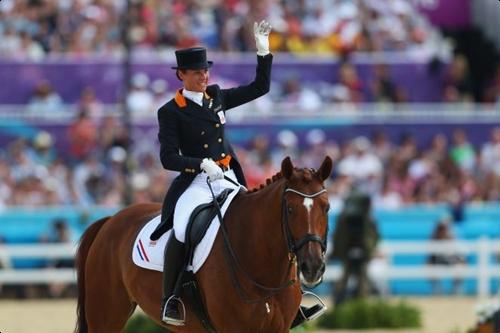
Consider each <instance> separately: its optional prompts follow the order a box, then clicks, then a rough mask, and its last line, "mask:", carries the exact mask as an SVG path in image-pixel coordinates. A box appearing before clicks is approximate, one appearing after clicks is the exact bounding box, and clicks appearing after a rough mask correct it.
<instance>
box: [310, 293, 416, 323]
mask: <svg viewBox="0 0 500 333" xmlns="http://www.w3.org/2000/svg"><path fill="white" fill-rule="evenodd" d="M421 325H422V320H421V314H420V310H419V309H418V308H416V307H414V306H412V305H409V304H407V303H406V302H404V301H400V302H399V303H396V304H392V303H389V302H387V301H383V300H375V301H373V300H362V299H359V300H353V301H349V302H346V303H343V304H342V305H340V306H338V307H336V308H334V309H333V310H331V311H329V312H327V313H326V314H325V315H323V316H322V317H320V318H319V319H318V326H319V327H323V328H347V329H368V328H419V327H421Z"/></svg>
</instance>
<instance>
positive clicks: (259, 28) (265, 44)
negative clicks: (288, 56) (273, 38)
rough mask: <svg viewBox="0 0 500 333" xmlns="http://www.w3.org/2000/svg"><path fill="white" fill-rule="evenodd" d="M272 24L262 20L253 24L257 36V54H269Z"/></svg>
mask: <svg viewBox="0 0 500 333" xmlns="http://www.w3.org/2000/svg"><path fill="white" fill-rule="evenodd" d="M271 28H272V27H271V24H269V22H267V21H265V20H262V21H260V23H258V24H257V22H255V23H254V24H253V34H254V36H255V46H257V55H260V56H265V55H267V54H269V33H270V32H271Z"/></svg>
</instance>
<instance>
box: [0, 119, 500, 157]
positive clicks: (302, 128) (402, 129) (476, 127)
mask: <svg viewBox="0 0 500 333" xmlns="http://www.w3.org/2000/svg"><path fill="white" fill-rule="evenodd" d="M495 126H498V125H497V124H496V123H486V122H485V123H475V124H473V123H450V122H443V123H442V122H439V121H436V122H435V123H432V124H430V123H419V122H418V121H415V122H392V123H390V124H377V123H372V124H366V123H365V124H358V123H355V122H354V123H342V122H336V121H329V122H327V121H324V120H318V119H309V121H304V120H293V119H288V120H287V119H282V118H279V119H276V120H268V121H265V122H248V123H244V124H232V125H231V124H230V125H229V127H228V135H229V137H230V138H231V142H232V143H233V144H235V145H238V146H242V147H247V148H248V147H249V145H250V144H251V142H252V140H253V139H254V138H255V136H256V135H265V136H267V137H268V138H269V140H270V143H271V144H273V145H274V144H275V143H276V137H277V134H278V132H279V131H281V130H284V129H287V130H292V131H293V132H294V133H296V134H297V136H298V138H299V145H300V146H301V147H305V146H306V145H307V144H306V139H305V137H306V135H307V133H308V132H309V131H310V130H312V129H314V128H321V129H322V130H323V131H324V132H325V134H326V136H327V138H328V139H329V140H333V141H335V142H337V143H343V142H346V141H348V140H351V139H353V138H355V137H357V136H358V135H365V136H367V137H372V136H373V134H374V133H375V132H383V133H385V134H386V135H387V137H388V138H389V139H390V140H391V141H392V142H394V143H400V141H401V139H402V138H403V137H405V136H407V135H410V136H412V137H413V138H414V139H415V141H416V142H417V145H418V146H420V147H428V146H429V144H430V141H431V139H432V136H433V135H435V134H437V133H442V134H444V135H445V136H447V137H448V139H449V140H450V139H451V136H452V132H453V131H454V130H455V129H457V128H462V129H464V130H465V131H466V133H467V136H468V139H469V141H470V142H471V143H472V144H473V145H474V146H475V147H476V148H480V147H481V146H482V145H483V144H484V143H485V142H486V141H488V139H489V136H490V133H491V130H492V129H493V128H494V127H495ZM40 130H45V131H48V132H50V133H51V134H52V135H53V136H54V139H55V146H56V148H57V150H58V151H59V152H60V153H61V154H62V156H66V157H67V156H68V150H69V141H68V125H67V124H60V123H54V124H50V123H47V122H46V123H45V124H43V125H40V124H39V123H36V122H30V121H26V122H23V121H12V120H4V121H0V150H2V149H5V148H6V147H7V146H8V144H9V143H11V142H13V141H14V140H16V139H17V138H19V137H24V138H26V139H27V140H31V139H32V138H33V137H34V136H35V135H36V133H38V132H39V131H40ZM157 133H158V125H157V123H156V122H155V121H151V122H150V123H148V124H141V125H135V126H134V127H133V142H134V145H136V146H141V144H144V145H145V146H147V147H149V149H151V150H152V151H155V152H159V146H158V139H157ZM152 145H154V146H152Z"/></svg>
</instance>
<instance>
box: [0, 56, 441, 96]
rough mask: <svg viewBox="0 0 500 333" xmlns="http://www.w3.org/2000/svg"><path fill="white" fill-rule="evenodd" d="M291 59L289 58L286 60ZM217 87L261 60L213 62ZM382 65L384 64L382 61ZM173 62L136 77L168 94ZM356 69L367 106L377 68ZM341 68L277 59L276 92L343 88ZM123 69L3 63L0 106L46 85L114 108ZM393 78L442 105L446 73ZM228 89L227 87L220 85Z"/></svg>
mask: <svg viewBox="0 0 500 333" xmlns="http://www.w3.org/2000/svg"><path fill="white" fill-rule="evenodd" d="M283 58H286V57H283ZM213 60H214V66H213V67H212V70H211V77H212V82H217V83H223V82H226V83H227V84H228V85H230V86H232V85H233V84H242V83H247V82H249V81H251V80H252V79H253V77H254V75H255V65H256V59H255V58H254V57H251V58H244V59H239V60H238V59H232V58H229V59H226V58H224V57H218V58H213ZM382 61H383V59H382ZM172 65H173V63H168V62H166V63H160V62H154V63H151V62H148V63H136V64H134V66H133V70H132V72H133V73H137V72H144V73H146V74H148V76H149V77H150V79H151V80H155V79H159V78H162V79H165V80H167V82H168V83H169V87H170V88H169V89H170V90H175V89H177V88H179V87H180V82H179V81H178V80H177V78H176V77H175V72H174V70H172V69H171V68H170V67H171V66H172ZM354 65H355V67H356V69H357V71H358V75H359V77H360V79H361V82H363V89H364V93H365V94H364V95H365V96H366V98H365V101H370V93H369V91H368V90H369V88H370V87H371V83H372V82H373V79H374V65H373V64H371V63H366V62H365V63H356V62H354ZM339 67H340V64H339V63H338V62H333V61H325V60H321V61H320V60H308V61H298V60H296V61H288V60H287V61H283V60H281V61H280V55H276V56H275V62H274V65H273V72H272V80H273V82H274V84H273V85H272V87H271V89H276V88H277V84H279V83H282V82H284V81H285V80H286V79H288V78H290V77H291V76H295V77H299V78H300V80H301V83H302V84H303V85H309V86H310V87H312V88H314V87H316V86H317V84H319V83H321V82H326V83H330V84H335V83H338V70H339ZM123 72H124V71H123V67H122V65H121V64H120V63H118V62H111V61H102V62H88V61H87V62H86V61H80V62H78V61H73V62H68V61H63V62H62V63H61V62H55V61H52V62H46V63H18V62H6V61H3V62H1V61H0V87H2V89H0V104H25V103H28V102H29V100H30V98H31V96H32V94H33V90H34V87H35V85H36V84H37V83H39V82H41V81H43V80H46V81H49V82H50V83H51V85H53V87H54V88H55V90H56V91H57V92H58V93H59V95H60V96H61V97H62V99H63V101H64V103H74V102H76V101H77V100H78V99H79V96H80V93H81V91H82V90H83V89H84V88H85V87H87V86H90V87H92V88H93V89H94V91H95V92H96V95H97V97H98V98H99V99H100V100H101V101H102V102H104V103H115V102H117V101H119V100H120V98H121V96H122V95H123ZM389 72H390V77H391V79H392V80H393V81H394V83H395V84H396V85H398V86H400V87H401V88H402V89H403V90H404V91H405V92H406V95H407V96H408V100H409V102H435V101H440V100H441V89H442V69H441V70H438V71H430V70H429V66H428V64H427V63H414V62H408V63H400V62H398V63H396V64H391V65H390V66H389ZM221 85H222V86H224V84H221Z"/></svg>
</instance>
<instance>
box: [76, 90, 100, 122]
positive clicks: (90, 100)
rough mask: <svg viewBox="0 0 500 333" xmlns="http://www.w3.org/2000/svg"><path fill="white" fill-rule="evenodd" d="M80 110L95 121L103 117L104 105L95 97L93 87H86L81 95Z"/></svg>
mask: <svg viewBox="0 0 500 333" xmlns="http://www.w3.org/2000/svg"><path fill="white" fill-rule="evenodd" d="M78 108H79V110H80V112H85V113H86V114H88V115H89V117H90V118H91V119H93V120H94V121H95V120H97V119H98V118H100V117H102V116H103V114H104V113H103V112H104V108H103V105H102V103H101V102H100V101H99V100H98V99H97V97H96V96H95V92H94V89H93V88H92V87H85V88H84V89H83V90H82V93H81V95H80V100H79V101H78Z"/></svg>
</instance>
